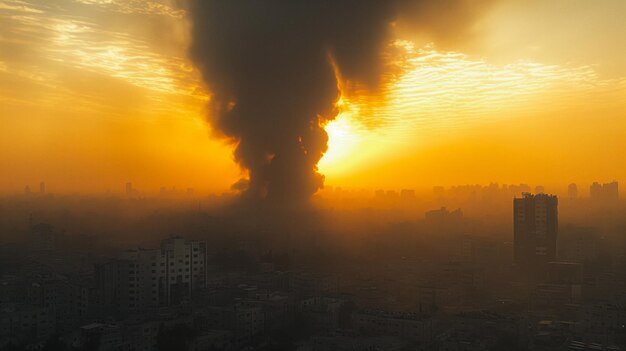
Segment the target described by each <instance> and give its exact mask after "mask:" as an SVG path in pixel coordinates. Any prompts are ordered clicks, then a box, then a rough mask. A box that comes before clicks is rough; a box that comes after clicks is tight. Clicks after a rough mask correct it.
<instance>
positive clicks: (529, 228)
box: [513, 193, 558, 266]
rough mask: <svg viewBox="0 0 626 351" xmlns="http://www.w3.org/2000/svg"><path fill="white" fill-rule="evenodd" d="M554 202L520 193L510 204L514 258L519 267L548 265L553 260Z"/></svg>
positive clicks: (553, 197) (556, 221) (555, 222)
mask: <svg viewBox="0 0 626 351" xmlns="http://www.w3.org/2000/svg"><path fill="white" fill-rule="evenodd" d="M557 206H558V199H557V197H556V196H554V195H546V194H537V195H533V194H530V193H524V194H523V197H522V198H515V199H514V200H513V216H514V242H515V248H514V258H515V262H516V263H517V264H519V265H522V266H525V265H533V264H536V263H545V262H548V261H552V260H554V259H555V257H556V238H557V232H558V210H557Z"/></svg>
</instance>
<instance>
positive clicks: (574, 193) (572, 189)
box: [567, 183, 578, 199]
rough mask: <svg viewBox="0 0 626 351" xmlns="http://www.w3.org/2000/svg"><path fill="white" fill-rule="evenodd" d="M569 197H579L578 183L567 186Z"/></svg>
mask: <svg viewBox="0 0 626 351" xmlns="http://www.w3.org/2000/svg"><path fill="white" fill-rule="evenodd" d="M567 197H569V198H570V199H575V198H577V197H578V186H577V185H576V183H571V184H570V185H568V186H567Z"/></svg>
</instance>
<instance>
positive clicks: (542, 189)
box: [535, 185, 546, 194]
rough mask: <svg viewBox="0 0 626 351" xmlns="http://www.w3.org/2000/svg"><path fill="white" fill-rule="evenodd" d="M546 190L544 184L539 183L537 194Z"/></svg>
mask: <svg viewBox="0 0 626 351" xmlns="http://www.w3.org/2000/svg"><path fill="white" fill-rule="evenodd" d="M545 190H546V189H545V188H544V187H543V185H537V186H536V187H535V193H536V194H543V193H544V191H545Z"/></svg>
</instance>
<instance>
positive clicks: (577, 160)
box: [0, 0, 626, 193]
mask: <svg viewBox="0 0 626 351" xmlns="http://www.w3.org/2000/svg"><path fill="white" fill-rule="evenodd" d="M624 18H626V2H624V1H622V0H599V1H586V0H556V1H549V2H548V1H541V0H530V1H522V0H500V1H496V2H495V4H494V5H493V7H491V8H490V9H489V11H488V12H487V13H485V14H484V15H483V16H482V17H481V18H480V19H479V21H478V22H477V23H475V25H474V26H473V27H472V30H471V37H468V39H467V40H465V41H463V43H462V44H450V43H438V42H437V41H436V39H435V38H422V37H419V36H417V35H416V34H415V33H401V32H400V31H398V33H397V40H396V41H395V42H394V43H390V45H394V46H395V47H396V48H397V49H398V50H400V51H401V52H402V53H403V55H402V57H403V59H402V61H401V62H400V63H399V64H400V65H401V66H402V67H403V71H402V74H401V75H400V76H398V77H395V78H394V79H391V78H390V79H388V81H389V84H388V85H387V87H386V88H385V93H386V97H385V99H384V101H382V100H381V98H380V97H372V96H364V95H359V94H358V93H355V94H354V95H353V96H344V99H343V105H342V109H343V112H342V114H341V115H340V117H339V118H338V119H337V120H335V121H333V122H331V123H330V124H329V125H328V126H327V131H328V132H329V135H330V144H329V151H328V153H327V155H326V156H325V157H324V158H323V159H322V161H321V162H320V165H319V166H320V170H321V171H322V173H324V174H325V175H326V178H327V183H328V184H331V185H339V186H352V187H370V188H377V187H387V188H400V187H414V188H429V187H431V186H432V185H454V184H465V183H489V182H492V181H498V182H500V183H520V182H525V183H530V184H544V185H553V186H561V185H563V184H567V183H569V182H579V183H580V184H581V185H583V186H584V185H585V184H587V183H590V182H592V181H595V180H598V181H611V180H614V179H615V180H619V181H622V182H623V181H626V162H624V160H623V159H624V150H626V37H625V36H624V35H623V33H626V21H624V20H623V19H624ZM188 41H189V38H188V23H187V20H186V17H185V13H184V11H182V10H180V9H176V8H175V7H173V6H171V5H170V4H169V3H168V1H125V0H59V1H55V2H54V6H53V5H52V4H51V2H49V1H45V0H39V1H20V0H6V1H3V0H0V150H1V151H0V170H1V172H0V191H2V192H9V193H11V192H20V191H22V189H23V188H24V186H25V185H27V184H30V186H31V187H36V186H37V184H38V183H39V181H41V180H45V181H46V182H47V184H48V189H50V190H51V191H55V192H74V191H77V192H104V191H107V190H110V191H112V192H120V193H121V192H122V191H123V189H124V183H125V182H127V181H132V182H133V183H134V184H135V186H136V187H137V188H139V189H140V190H143V191H145V192H157V191H158V189H159V188H160V187H161V186H167V187H173V186H175V187H177V188H187V187H192V188H194V189H196V190H197V192H199V193H209V192H223V191H226V190H228V189H229V187H230V184H232V183H234V182H235V181H236V180H237V179H239V178H240V177H241V174H240V173H241V172H240V170H239V169H238V167H237V166H236V164H235V163H234V162H233V161H232V157H231V150H232V147H231V145H229V144H228V143H227V142H226V141H224V140H221V139H219V138H218V137H216V136H214V135H211V131H210V127H209V126H208V125H207V124H206V123H205V106H206V102H207V101H208V99H209V96H210V92H208V91H206V89H205V88H203V87H202V85H201V82H200V80H199V76H198V72H197V71H196V70H195V69H194V68H193V66H192V65H191V64H190V62H189V60H188V59H187V58H186V48H187V44H188Z"/></svg>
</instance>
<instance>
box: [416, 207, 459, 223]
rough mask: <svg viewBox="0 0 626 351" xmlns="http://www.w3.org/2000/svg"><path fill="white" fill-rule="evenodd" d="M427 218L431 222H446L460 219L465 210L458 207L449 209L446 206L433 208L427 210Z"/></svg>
mask: <svg viewBox="0 0 626 351" xmlns="http://www.w3.org/2000/svg"><path fill="white" fill-rule="evenodd" d="M425 217H426V220H427V221H430V222H445V221H448V220H459V219H461V218H463V211H461V209H460V208H457V209H456V210H454V211H449V210H448V209H447V208H446V207H442V208H440V209H438V210H431V211H428V212H426V215H425Z"/></svg>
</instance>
